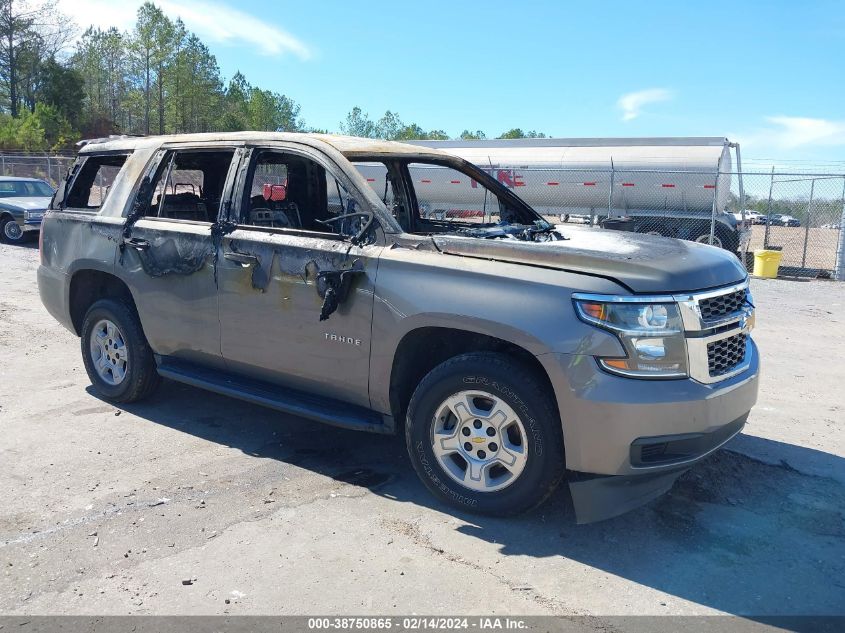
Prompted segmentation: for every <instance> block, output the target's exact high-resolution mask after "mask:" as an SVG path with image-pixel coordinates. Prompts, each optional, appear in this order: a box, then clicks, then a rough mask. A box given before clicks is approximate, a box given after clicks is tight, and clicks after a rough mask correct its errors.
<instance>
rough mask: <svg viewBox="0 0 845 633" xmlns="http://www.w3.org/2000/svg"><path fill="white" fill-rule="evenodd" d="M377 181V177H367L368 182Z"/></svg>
mask: <svg viewBox="0 0 845 633" xmlns="http://www.w3.org/2000/svg"><path fill="white" fill-rule="evenodd" d="M375 181H376V179H375V178H367V182H375Z"/></svg>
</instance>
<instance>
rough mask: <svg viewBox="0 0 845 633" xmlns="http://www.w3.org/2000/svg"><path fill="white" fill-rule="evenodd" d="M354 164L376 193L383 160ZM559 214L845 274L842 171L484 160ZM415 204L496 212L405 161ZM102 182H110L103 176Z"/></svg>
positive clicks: (58, 172)
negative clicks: (769, 253)
mask: <svg viewBox="0 0 845 633" xmlns="http://www.w3.org/2000/svg"><path fill="white" fill-rule="evenodd" d="M73 160H74V158H73V156H71V155H63V154H25V153H13V152H12V153H0V174H2V175H4V176H22V177H30V178H41V179H43V180H46V181H47V182H49V183H50V184H51V185H53V186H54V187H55V186H56V185H57V184H58V182H59V181H60V180H61V179H62V178H64V177H65V175H66V174H67V171H68V169H69V168H70V166H71V164H72V163H73ZM359 169H360V170H361V171H362V172H366V173H364V175H365V176H367V180H368V181H370V184H371V185H372V186H373V188H374V189H376V191H377V192H379V193H380V194H381V192H382V190H385V191H386V183H385V178H384V168H383V166H382V167H381V169H375V168H374V166H373V169H375V170H374V171H373V173H372V174H370V173H369V172H368V168H367V167H364V166H361V167H359ZM486 171H488V173H490V174H491V175H492V176H493V177H494V178H496V179H497V180H498V181H499V182H500V183H502V184H503V185H504V186H506V187H508V188H510V189H512V190H513V191H514V193H516V194H517V195H519V196H520V197H521V198H523V199H524V200H525V201H526V202H528V203H529V204H530V205H531V206H532V207H534V209H536V210H537V211H538V212H539V213H540V214H542V215H543V216H545V217H546V218H547V219H549V220H550V221H552V222H554V223H555V224H563V225H572V224H588V225H593V226H600V227H603V228H605V229H615V230H623V231H633V232H638V233H650V234H655V235H663V236H667V237H675V238H679V239H685V240H691V241H697V242H703V243H709V244H713V245H716V246H721V247H722V248H724V249H726V250H729V251H731V252H735V253H737V256H738V257H740V258H742V259H743V261H744V262H745V263H746V264H747V265H748V266H749V268H750V266H751V264H752V254H751V253H752V252H753V251H754V250H756V249H763V248H765V249H771V250H780V251H782V259H781V272H782V273H783V274H787V275H797V276H810V277H834V278H836V279H839V280H845V229H843V223H845V174H830V173H805V172H797V171H793V172H787V171H776V170H771V171H767V172H760V171H744V172H741V173H740V172H730V173H728V172H708V171H701V170H699V171H692V170H690V171H684V170H625V169H615V168H612V167H609V168H607V169H568V168H561V169H538V168H531V167H520V166H514V167H503V166H499V167H495V168H488V169H486ZM411 177H412V180H413V183H414V187H415V190H416V193H417V198H418V200H419V201H420V206H421V212H422V213H423V214H424V215H426V216H428V217H431V218H435V219H447V218H456V219H457V218H461V219H464V220H467V219H470V218H474V219H475V220H476V221H483V219H484V218H487V219H488V220H496V219H498V218H497V217H495V216H496V215H497V214H498V209H494V208H493V204H492V201H490V200H489V199H488V197H487V196H486V195H485V194H484V189H483V187H480V186H479V184H478V183H477V182H474V181H472V180H470V179H468V178H467V177H466V176H464V175H463V174H461V173H460V172H456V171H454V170H451V169H448V168H446V167H435V166H431V165H427V166H422V165H419V166H416V167H415V166H413V165H412V166H411ZM104 186H107V185H104Z"/></svg>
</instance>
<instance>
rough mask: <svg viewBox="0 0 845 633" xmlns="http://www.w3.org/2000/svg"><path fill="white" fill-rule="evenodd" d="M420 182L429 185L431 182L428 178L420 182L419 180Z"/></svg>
mask: <svg viewBox="0 0 845 633" xmlns="http://www.w3.org/2000/svg"><path fill="white" fill-rule="evenodd" d="M420 182H424V183H426V184H429V183H431V181H430V180H429V179H428V178H423V179H422V180H420Z"/></svg>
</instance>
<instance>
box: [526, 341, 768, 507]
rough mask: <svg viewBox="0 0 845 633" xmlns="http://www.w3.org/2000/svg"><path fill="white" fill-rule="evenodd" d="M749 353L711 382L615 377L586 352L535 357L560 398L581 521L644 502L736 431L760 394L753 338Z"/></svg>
mask: <svg viewBox="0 0 845 633" xmlns="http://www.w3.org/2000/svg"><path fill="white" fill-rule="evenodd" d="M748 353H749V355H750V359H749V364H748V367H747V369H746V370H745V371H743V372H742V373H740V374H737V375H735V376H733V377H731V378H729V379H727V380H724V381H722V382H718V383H713V384H703V383H700V382H697V381H695V380H692V379H684V380H636V379H631V378H622V377H618V376H613V375H611V374H608V373H605V372H603V371H602V370H601V369H599V367H598V366H597V364H596V362H595V359H594V358H593V357H592V356H586V355H569V354H546V355H543V356H540V357H538V359H539V360H540V362H541V363H542V364H543V365H544V367H545V368H546V371H547V372H548V375H549V377H550V378H551V380H552V385H553V386H554V389H555V394H556V396H557V400H558V407H559V411H560V419H561V422H562V424H563V435H564V443H565V448H566V467H567V470H568V471H569V474H570V478H569V479H570V490H571V491H572V498H573V502H574V503H575V511H576V515H577V518H578V522H579V523H587V522H590V521H597V520H601V519H605V518H610V517H612V516H616V515H617V514H622V513H623V512H626V511H627V510H630V509H632V508H634V507H637V506H639V505H642V504H643V503H646V502H647V501H649V500H651V499H653V498H654V497H656V496H658V495H660V494H662V493H663V492H665V491H666V490H668V489H669V488H670V487H671V485H672V483H673V482H674V481H675V479H677V477H678V476H679V475H681V474H682V473H683V472H684V471H685V470H687V469H688V468H689V467H690V466H692V465H693V464H695V463H696V462H698V461H700V460H701V459H702V458H704V457H705V456H706V455H708V454H709V453H711V452H713V451H714V450H716V449H718V448H719V447H720V446H722V445H723V444H725V443H726V442H727V441H728V440H730V439H731V438H732V437H733V436H735V435H736V434H737V433H739V432H740V431H741V430H742V427H743V425H744V424H745V420H746V418H747V417H748V412H749V411H750V410H751V407H753V406H754V403H755V402H756V400H757V390H758V382H759V355H758V352H757V347H756V345H755V344H754V343H753V341H751V344H750V346H749V352H748Z"/></svg>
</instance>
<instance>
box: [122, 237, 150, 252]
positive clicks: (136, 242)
mask: <svg viewBox="0 0 845 633" xmlns="http://www.w3.org/2000/svg"><path fill="white" fill-rule="evenodd" d="M125 243H126V244H128V245H129V246H131V247H132V248H134V249H135V250H136V251H145V250H147V249H148V248H149V247H150V243H149V242H148V241H147V240H142V239H141V238H140V237H130V238H129V239H128V240H126V242H125Z"/></svg>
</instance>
